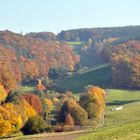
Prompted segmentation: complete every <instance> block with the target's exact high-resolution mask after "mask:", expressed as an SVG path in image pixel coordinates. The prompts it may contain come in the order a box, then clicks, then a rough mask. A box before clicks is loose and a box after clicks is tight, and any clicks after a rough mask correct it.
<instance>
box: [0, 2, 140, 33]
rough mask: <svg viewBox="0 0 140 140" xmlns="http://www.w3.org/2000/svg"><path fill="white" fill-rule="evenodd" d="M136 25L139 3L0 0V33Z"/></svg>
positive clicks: (138, 19)
mask: <svg viewBox="0 0 140 140" xmlns="http://www.w3.org/2000/svg"><path fill="white" fill-rule="evenodd" d="M125 25H140V0H0V30H6V29H9V30H11V31H14V32H21V31H23V33H27V32H33V31H34V32H38V31H52V32H54V33H57V32H60V31H61V30H66V29H75V28H85V27H86V28H90V27H109V26H125Z"/></svg>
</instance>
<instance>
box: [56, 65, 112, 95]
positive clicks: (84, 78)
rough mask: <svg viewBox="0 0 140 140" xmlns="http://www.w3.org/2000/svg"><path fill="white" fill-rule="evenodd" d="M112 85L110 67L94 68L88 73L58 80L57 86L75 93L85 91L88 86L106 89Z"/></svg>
mask: <svg viewBox="0 0 140 140" xmlns="http://www.w3.org/2000/svg"><path fill="white" fill-rule="evenodd" d="M110 83H111V68H110V66H108V65H104V66H103V67H101V66H100V67H98V68H96V67H95V68H93V69H92V70H88V71H87V72H81V73H77V74H74V75H73V76H72V77H69V78H66V79H63V80H58V81H57V85H58V86H60V87H63V88H64V89H66V90H71V91H73V92H74V93H76V92H81V91H83V89H84V87H85V86H87V85H90V84H92V85H98V86H101V87H106V86H108V85H110Z"/></svg>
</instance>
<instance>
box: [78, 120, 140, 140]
mask: <svg viewBox="0 0 140 140" xmlns="http://www.w3.org/2000/svg"><path fill="white" fill-rule="evenodd" d="M139 139H140V121H138V122H133V123H128V124H124V125H118V126H116V127H107V128H104V129H100V130H98V131H95V132H93V133H91V134H88V135H85V136H81V137H79V138H77V139H76V140H139Z"/></svg>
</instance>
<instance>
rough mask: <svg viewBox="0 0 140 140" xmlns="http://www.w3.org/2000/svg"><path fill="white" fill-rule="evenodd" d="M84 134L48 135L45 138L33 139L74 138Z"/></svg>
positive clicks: (66, 139)
mask: <svg viewBox="0 0 140 140" xmlns="http://www.w3.org/2000/svg"><path fill="white" fill-rule="evenodd" d="M82 135H83V134H68V135H62V136H48V137H44V138H33V139H32V140H73V139H75V138H77V137H80V136H82Z"/></svg>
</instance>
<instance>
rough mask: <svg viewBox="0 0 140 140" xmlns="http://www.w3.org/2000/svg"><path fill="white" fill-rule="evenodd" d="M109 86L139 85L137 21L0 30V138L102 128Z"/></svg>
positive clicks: (139, 32)
mask: <svg viewBox="0 0 140 140" xmlns="http://www.w3.org/2000/svg"><path fill="white" fill-rule="evenodd" d="M95 71H96V73H97V74H95V75H93V76H90V73H91V72H95ZM100 71H101V72H100ZM98 72H100V73H99V74H98ZM84 74H85V77H84ZM76 76H77V77H78V78H79V79H80V78H81V77H82V76H83V77H84V79H86V80H87V81H88V78H89V79H91V80H93V82H90V81H88V82H87V83H84V85H85V86H84V87H83V86H82V84H80V83H82V82H83V81H82V80H78V78H77V80H73V79H74V77H76ZM72 80H73V81H72ZM63 81H64V82H63ZM66 81H68V83H69V84H67V82H66ZM61 82H62V83H63V84H61ZM66 84H67V85H66ZM72 84H74V86H75V87H74V88H78V91H79V92H76V91H77V90H75V89H74V88H73V87H72V86H71V85H72ZM76 86H77V87H76ZM79 89H80V90H79ZM83 89H84V90H83ZM108 89H127V90H134V91H135V90H140V26H126V27H110V28H109V27H108V28H82V29H72V30H66V31H61V32H60V33H58V34H57V35H56V34H54V33H52V32H38V33H36V32H31V33H27V34H25V35H23V34H22V32H21V33H20V34H18V33H14V32H12V31H9V30H5V31H0V138H5V137H11V136H13V135H14V134H17V133H20V134H21V133H22V135H30V134H38V133H42V132H47V133H51V132H66V131H73V130H75V131H76V130H83V129H87V128H88V127H90V128H94V129H95V128H98V127H101V126H102V125H104V117H105V116H106V109H105V108H106V102H105V98H106V96H108Z"/></svg>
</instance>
